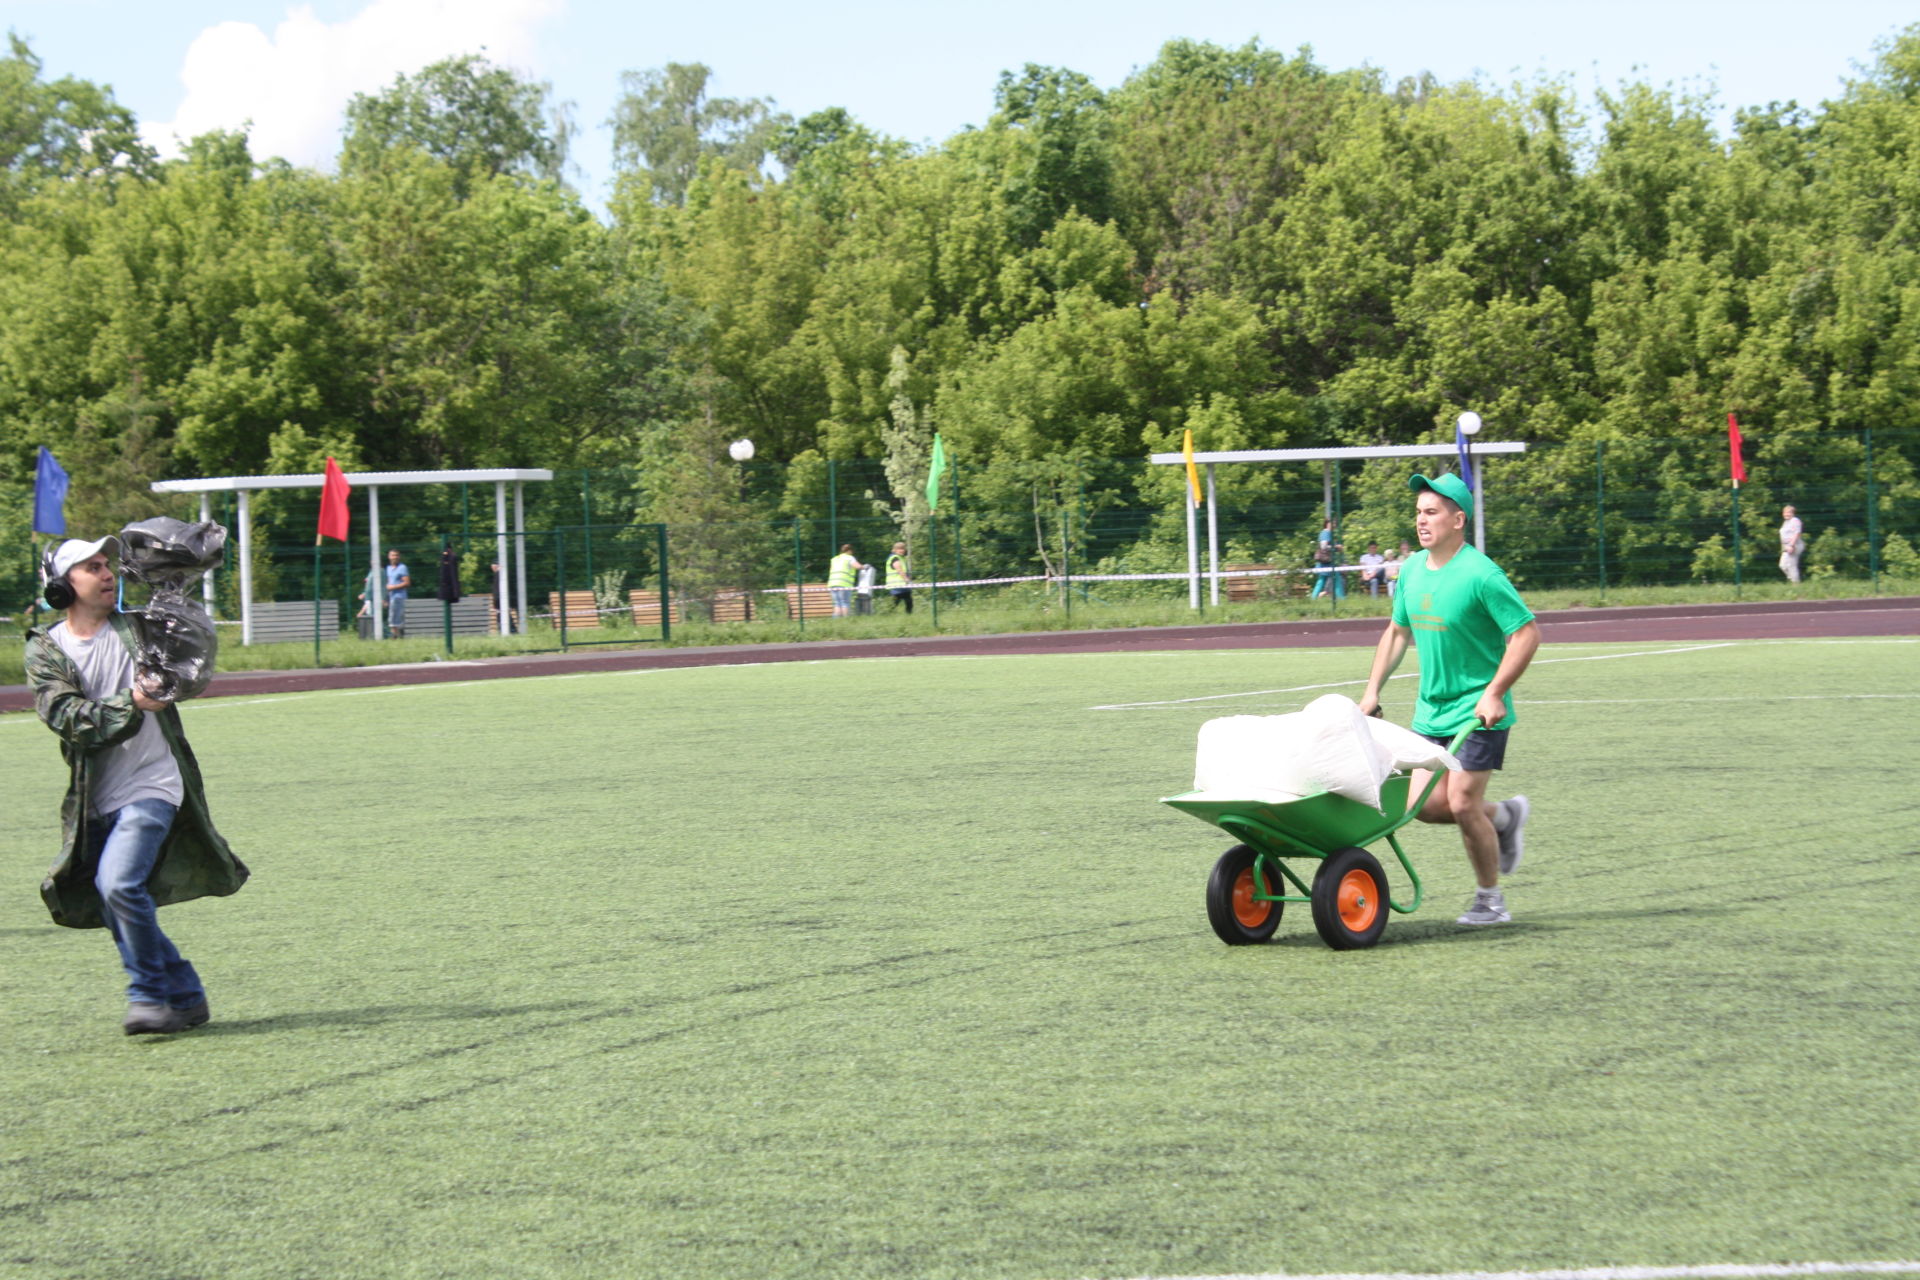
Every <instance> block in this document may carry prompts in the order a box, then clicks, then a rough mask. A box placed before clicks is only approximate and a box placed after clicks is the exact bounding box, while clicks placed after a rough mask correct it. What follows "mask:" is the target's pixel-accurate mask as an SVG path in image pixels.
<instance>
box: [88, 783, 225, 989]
mask: <svg viewBox="0 0 1920 1280" xmlns="http://www.w3.org/2000/svg"><path fill="white" fill-rule="evenodd" d="M176 812H178V810H176V809H175V808H174V806H173V805H170V804H168V803H167V802H166V801H165V800H135V801H134V802H133V803H132V804H129V805H126V806H124V807H123V808H120V809H116V810H115V811H114V812H112V813H108V814H102V815H101V816H99V817H97V818H94V819H92V820H91V821H90V822H89V823H88V826H89V833H88V834H89V837H90V839H89V843H90V844H91V845H92V846H93V847H92V852H93V853H94V854H95V855H96V856H97V857H98V858H99V860H100V862H99V867H98V869H97V870H96V871H95V872H94V876H93V885H94V888H96V889H98V890H99V891H100V900H101V902H102V903H104V904H105V906H106V911H105V915H106V919H107V929H108V931H109V932H111V933H112V934H113V942H114V945H115V946H117V947H119V948H120V963H121V965H122V966H123V967H124V968H125V969H126V971H127V999H128V1000H129V1001H132V1002H135V1003H139V1004H165V1005H172V1006H173V1007H174V1008H176V1009H188V1008H191V1007H193V1006H194V1005H196V1004H199V1003H200V1002H201V1001H202V1000H204V999H206V996H207V993H206V989H205V988H204V987H202V986H201V985H200V975H199V974H197V973H195V972H194V971H193V966H192V965H190V964H188V963H187V962H186V960H184V959H183V958H181V955H180V952H179V951H178V950H176V949H175V948H174V945H173V943H172V942H170V941H168V939H167V935H166V934H164V933H162V932H160V916H159V912H158V909H157V908H155V906H154V905H153V895H152V894H150V893H148V892H147V877H148V876H150V875H152V874H153V864H154V862H155V860H157V859H158V858H159V856H160V846H161V845H163V844H165V843H166V840H167V832H169V831H171V830H173V815H174V814H175V813H176Z"/></svg>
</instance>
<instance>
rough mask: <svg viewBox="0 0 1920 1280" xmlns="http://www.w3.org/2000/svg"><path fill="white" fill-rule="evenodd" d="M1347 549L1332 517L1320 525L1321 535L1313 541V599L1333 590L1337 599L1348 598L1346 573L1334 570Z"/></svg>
mask: <svg viewBox="0 0 1920 1280" xmlns="http://www.w3.org/2000/svg"><path fill="white" fill-rule="evenodd" d="M1346 549H1347V548H1346V544H1345V543H1343V542H1341V541H1340V531H1339V530H1338V529H1336V528H1334V527H1333V521H1332V520H1331V519H1329V520H1328V521H1327V522H1326V523H1325V524H1323V525H1321V526H1320V536H1319V537H1318V538H1316V539H1315V540H1314V543H1313V575H1314V582H1313V599H1316V600H1318V599H1319V598H1320V593H1321V592H1323V591H1332V592H1333V598H1334V599H1335V600H1344V599H1346V598H1347V583H1346V575H1345V574H1342V573H1336V572H1335V571H1334V566H1335V565H1337V564H1339V563H1340V553H1341V552H1343V551H1345V550H1346Z"/></svg>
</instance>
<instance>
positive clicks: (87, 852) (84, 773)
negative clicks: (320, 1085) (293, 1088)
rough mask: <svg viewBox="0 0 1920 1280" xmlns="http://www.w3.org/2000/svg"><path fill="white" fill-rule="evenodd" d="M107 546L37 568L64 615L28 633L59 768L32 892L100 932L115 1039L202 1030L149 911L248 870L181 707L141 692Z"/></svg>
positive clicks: (32, 675)
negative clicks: (119, 993) (55, 846)
mask: <svg viewBox="0 0 1920 1280" xmlns="http://www.w3.org/2000/svg"><path fill="white" fill-rule="evenodd" d="M110 554H111V556H112V557H117V556H118V554H119V540H118V539H116V538H101V539H100V540H98V541H96V542H83V541H81V540H80V539H78V538H72V539H68V540H67V541H66V542H63V543H61V544H60V546H59V547H58V548H56V549H55V550H54V551H53V552H52V553H50V554H49V555H48V557H47V559H46V563H45V565H44V566H43V572H44V574H45V577H46V580H47V603H49V604H51V605H54V606H56V607H59V608H64V609H65V610H66V617H65V618H63V619H62V620H61V621H59V622H57V623H55V624H54V625H53V626H51V627H48V628H47V629H45V630H44V631H42V630H32V631H29V632H27V643H26V654H25V656H26V669H27V680H28V682H29V683H30V684H31V685H32V686H33V702H34V710H35V711H36V712H38V713H39V716H40V719H41V720H42V721H44V722H45V724H46V726H47V727H48V728H49V729H52V730H53V731H54V733H55V734H57V735H59V738H60V750H61V753H62V754H63V755H65V756H66V759H67V766H68V770H69V772H68V782H67V795H66V799H65V801H64V802H63V803H62V804H61V807H60V816H61V826H62V834H61V847H60V857H59V860H58V861H56V862H55V863H54V865H53V867H52V869H51V870H50V871H48V872H47V878H46V880H45V881H43V882H42V884H41V886H40V896H41V898H42V899H43V900H44V901H45V902H46V904H47V909H48V910H49V911H50V912H51V913H52V915H53V919H54V923H56V924H61V925H66V926H67V927H69V928H74V929H90V928H91V929H97V928H102V927H104V928H105V929H106V930H107V932H108V933H110V934H111V935H112V936H113V941H114V945H115V947H117V948H118V950H119V952H120V963H121V966H122V967H123V968H124V969H125V970H126V974H127V1012H126V1016H125V1017H124V1018H123V1019H122V1020H121V1023H120V1026H121V1029H122V1030H123V1031H125V1032H126V1034H128V1035H130V1036H132V1035H170V1034H172V1033H174V1032H178V1031H187V1030H191V1029H192V1028H194V1027H197V1026H200V1025H201V1024H202V1023H204V1022H206V1021H207V1019H208V1016H209V1013H208V1009H207V992H206V988H205V986H203V985H202V983H201V981H200V975H199V973H198V972H196V971H195V969H194V967H193V965H192V964H190V963H189V962H188V961H187V959H186V958H185V957H184V956H182V955H181V954H180V951H179V948H177V947H176V946H175V945H174V944H173V942H172V940H171V939H169V938H168V937H167V935H166V934H165V933H164V932H162V931H161V928H160V918H159V908H160V907H161V906H163V905H167V904H170V903H175V902H185V901H187V900H189V899H192V898H201V897H207V896H210V895H211V896H225V895H226V894H230V893H233V892H235V891H236V890H238V889H239V888H240V886H241V885H242V884H244V883H246V879H247V868H246V866H245V865H244V864H243V863H241V861H240V860H239V859H238V858H236V857H234V856H233V851H232V850H231V849H229V848H228V847H227V842H226V841H225V840H223V839H221V837H220V833H219V832H218V831H216V830H214V826H213V820H212V819H211V818H210V817H209V816H208V813H207V799H206V791H205V788H204V786H203V784H202V782H201V779H200V766H199V763H198V762H197V761H196V760H195V759H194V756H193V749H192V748H191V747H189V746H188V745H187V736H186V731H185V729H184V728H182V726H181V723H180V712H179V710H178V709H177V708H176V707H174V706H173V705H172V704H171V703H167V702H160V701H157V700H155V699H154V698H152V697H150V696H148V694H147V692H146V691H145V688H144V687H143V686H142V684H141V683H139V682H138V677H137V676H136V674H135V669H134V663H133V651H134V649H136V648H137V647H138V646H139V643H140V639H141V635H142V632H143V631H144V630H145V627H146V619H145V618H144V617H143V616H142V615H140V614H138V613H121V612H118V610H117V609H116V607H115V600H116V596H117V590H116V588H117V580H116V577H115V574H114V569H113V566H112V561H111V558H110Z"/></svg>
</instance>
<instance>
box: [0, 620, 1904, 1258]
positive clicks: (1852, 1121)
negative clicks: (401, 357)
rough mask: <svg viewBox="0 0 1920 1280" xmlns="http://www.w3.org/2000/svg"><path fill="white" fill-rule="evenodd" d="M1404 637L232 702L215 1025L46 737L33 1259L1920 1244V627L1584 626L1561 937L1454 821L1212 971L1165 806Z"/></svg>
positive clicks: (1550, 846) (5, 735) (19, 1188)
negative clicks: (106, 892)
mask: <svg viewBox="0 0 1920 1280" xmlns="http://www.w3.org/2000/svg"><path fill="white" fill-rule="evenodd" d="M1366 661H1367V651H1365V650H1363V649H1347V650H1338V651H1297V650H1275V651H1270V652H1258V653H1248V652H1205V653H1188V654H1126V655H1104V654H1074V655H1047V656H1013V657H998V658H982V659H943V658H921V659H906V660H885V661H845V662H820V663H805V664H777V665H769V666H761V667H726V668H704V669H690V670H671V671H652V672H625V673H611V674H599V675H582V676H573V677H564V678H547V679H530V680H492V681H487V682H484V683H477V684H472V685H435V686H422V687H408V688H397V689H369V690H355V691H335V692H327V693H315V694H305V695H288V696H280V697H270V698H260V699H221V700H210V701H207V702H203V703H200V704H196V705H193V706H190V707H188V708H187V709H186V710H185V712H184V714H185V716H186V720H187V725H188V731H189V733H190V734H191V736H192V738H193V741H194V744H195V747H196V749H197V751H198V753H199V756H200V759H201V762H202V765H203V767H204V769H205V772H206V775H207V777H208V780H209V787H210V796H211V799H212V803H213V811H214V816H215V818H216V820H217V821H218V822H219V824H220V825H221V827H222V828H223V830H224V831H225V832H226V833H227V835H228V836H229V838H230V839H231V841H232V843H233V845H234V847H235V848H236V850H237V851H239V852H240V854H241V855H242V857H244V858H245V859H246V860H247V861H248V862H249V863H250V864H251V865H252V867H253V868H254V872H255V876H254V880H253V882H252V883H251V884H249V885H248V886H247V887H246V888H245V889H244V890H243V891H242V892H241V893H240V894H239V895H237V896H236V897H234V898H231V899H226V900H215V901H202V902H196V903H191V904H185V905H182V906H178V907H173V908H168V909H167V910H166V911H165V912H164V913H163V915H162V919H163V922H165V923H166V924H167V926H168V928H169V930H170V932H172V933H173V935H174V936H175V938H176V940H177V941H179V942H180V944H181V946H182V949H183V950H184V951H185V952H186V953H187V954H188V955H189V956H190V957H191V958H192V959H193V960H194V961H195V962H196V963H197V964H198V965H199V967H200V969H201V972H202V974H203V976H204V977H205V978H206V980H207V983H208V987H209V991H210V993H211V998H212V1002H213V1011H214V1021H213V1022H212V1023H211V1024H210V1025H208V1026H207V1027H205V1028H203V1029H201V1030H199V1031H196V1032H193V1033H191V1034H188V1035H182V1036H177V1037H173V1038H171V1039H128V1038H125V1037H122V1036H121V1034H120V1032H119V1027H118V1017H119V1013H120V1009H121V1004H120V997H119V987H120V982H121V979H120V975H119V972H118V966H117V963H116V960H115V956H114V952H113V949H112V946H111V943H110V942H109V940H108V938H107V937H106V935H105V934H104V933H100V932H97V931H86V932H76V931H68V930H62V929H58V928H55V927H53V926H51V925H50V924H48V923H47V921H46V917H45V915H44V913H43V911H42V910H41V908H40V905H39V902H38V900H37V898H36V896H35V893H34V888H35V885H36V884H37V882H38V879H39V876H40V874H41V871H42V870H43V868H44V867H45V865H46V863H47V862H48V861H49V859H50V858H51V856H52V854H53V852H54V845H55V840H56V834H57V816H56V807H57V802H58V798H59V794H60V791H61V789H62V788H63V786H64V782H65V770H64V768H63V767H62V766H61V765H60V763H59V759H58V754H57V750H56V745H55V742H54V740H53V738H52V736H51V735H50V734H48V733H47V732H46V731H45V730H44V729H43V728H41V727H40V726H39V725H38V723H37V722H36V721H34V720H33V719H32V718H31V717H30V716H19V715H13V716H5V717H0V776H5V777H6V779H7V799H6V810H7V819H8V820H7V822H6V823H5V824H4V826H0V872H3V873H4V874H3V875H0V884H4V886H5V888H4V892H3V893H0V998H4V1001H5V1007H6V1009H7V1011H8V1015H9V1016H8V1019H7V1027H6V1031H5V1032H4V1035H3V1036H0V1280H11V1278H12V1277H21V1278H22V1280H28V1278H31V1280H42V1278H51V1277H86V1278H87V1280H114V1278H117V1277H127V1278H129V1280H159V1278H164V1277H210V1278H214V1277H217V1278H219V1280H240V1278H243V1277H261V1278H269V1277H270V1278H272V1280H291V1278H295V1277H334V1276H352V1277H366V1278H369V1280H379V1278H385V1277H475V1276H486V1277H626V1276H634V1277H696V1278H701V1277H754V1278H756V1280H758V1278H762V1277H842V1276H847V1277H852V1276H860V1277H865V1276H914V1277H922V1276H925V1277H1007V1278H1011V1280H1027V1278H1036V1280H1039V1278H1045V1280H1073V1278H1075V1277H1090V1276H1114V1277H1123V1276H1142V1275H1155V1274H1157V1275H1196V1274H1220V1273H1231V1272H1243V1273H1246V1272H1273V1271H1279V1270H1282V1269H1284V1270H1287V1271H1291V1272H1295V1273H1320V1272H1386V1271H1457V1270H1470V1269H1490V1270H1505V1269H1520V1268H1571V1267H1601V1266H1678V1265H1708V1264H1720V1263H1748V1264H1759V1263H1771V1262H1794V1261H1816V1260H1820V1261H1852V1260H1866V1259H1916V1258H1920V1172H1917V1169H1920V1164H1917V1163H1916V1152H1920V1120H1917V1119H1916V1115H1920V1112H1917V1111H1916V1108H1915V1106H1914V1101H1913V1100H1914V1098H1915V1097H1916V1096H1917V1095H1920V1054H1916V1046H1920V963H1917V962H1920V929H1917V928H1916V925H1915V924H1914V915H1913V909H1912V908H1913V903H1914V902H1915V901H1916V900H1920V800H1916V794H1917V793H1916V789H1915V787H1914V786H1913V784H1912V764H1911V761H1910V759H1909V758H1908V757H1909V756H1910V754H1911V747H1912V744H1913V742H1914V740H1915V739H1914V734H1913V730H1912V725H1913V721H1914V716H1915V713H1916V710H1920V707H1917V705H1916V703H1917V702H1920V644H1916V643H1912V642H1903V641H1898V640H1891V641H1889V640H1862V641H1844V642H1818V641H1793V642H1778V643H1750V644H1736V645H1723V644H1708V645H1683V644H1644V645H1611V646H1552V647H1549V648H1548V649H1546V650H1544V651H1543V652H1542V654H1541V658H1540V661H1539V662H1538V663H1537V665H1536V666H1535V668H1534V669H1533V670H1532V671H1531V672H1530V673H1529V674H1528V675H1527V677H1526V679H1525V680H1524V681H1523V682H1522V684H1521V686H1520V688H1519V691H1518V692H1519V696H1520V713H1521V723H1520V727H1519V729H1518V730H1517V731H1516V733H1515V737H1514V745H1513V756H1512V760H1511V765H1512V767H1511V770H1510V772H1509V773H1508V774H1506V775H1504V776H1503V777H1502V778H1501V779H1498V780H1496V783H1495V794H1505V793H1506V792H1507V791H1509V790H1514V789H1517V790H1522V791H1525V792H1527V793H1528V794H1529V795H1530V796H1531V797H1532V799H1533V801H1534V819H1533V823H1532V825H1531V827H1530V829H1529V843H1528V853H1527V859H1526V863H1525V865H1524V866H1523V867H1522V868H1521V869H1520V870H1519V872H1518V873H1516V874H1515V875H1514V876H1513V877H1512V879H1511V881H1510V883H1509V886H1508V890H1509V892H1508V897H1509V901H1510V904H1511V906H1512V908H1513V911H1514V914H1515V922H1514V924H1513V925H1512V926H1510V927H1507V928H1503V929H1499V930H1481V931H1472V930H1467V929H1463V928H1460V927H1457V926H1455V925H1454V924H1453V922H1452V921H1453V916H1454V915H1455V914H1457V912H1458V910H1459V908H1460V906H1461V905H1462V903H1463V902H1464V900H1465V899H1466V897H1467V896H1468V894H1469V892H1470V889H1471V879H1470V876H1469V874H1468V872H1467V868H1466V863H1465V859H1464V857H1463V855H1462V854H1461V852H1460V848H1459V842H1458V839H1457V836H1455V834H1454V833H1453V832H1452V831H1451V830H1449V829H1442V828H1428V827H1418V826H1416V827H1413V828H1409V829H1408V831H1407V832H1406V833H1405V836H1404V839H1403V843H1404V844H1405V845H1406V847H1407V849H1408V850H1409V852H1410V853H1411V854H1412V856H1413V857H1414V858H1415V859H1416V862H1417V864H1418V865H1419V867H1420V869H1421V872H1422V874H1423V876H1424V877H1425V879H1426V880H1427V882H1428V889H1429V900H1428V905H1427V906H1426V907H1425V908H1423V909H1422V910H1421V911H1420V912H1419V913H1417V914H1415V915H1412V916H1396V917H1395V918H1394V919H1393V921H1392V922H1391V923H1390V924H1389V926H1388V928H1387V932H1386V935H1385V938H1384V941H1383V942H1382V944H1381V945H1380V946H1379V947H1377V948H1375V949H1373V950H1370V951H1362V952H1348V953H1336V952H1333V951H1330V950H1328V949H1327V948H1326V947H1324V946H1323V945H1322V944H1321V943H1320V941H1319V940H1318V938H1317V936H1316V935H1315V934H1314V932H1313V929H1312V925H1311V922H1310V920H1309V919H1308V914H1307V912H1306V910H1305V909H1304V908H1300V907H1293V908H1289V912H1288V915H1287V917H1286V919H1285V921H1284V922H1283V923H1282V925H1281V930H1280V933H1279V934H1278V935H1277V937H1276V939H1275V941H1274V942H1273V943H1272V944H1271V945H1268V946H1264V947H1244V948H1228V947H1225V946H1222V945H1221V944H1220V943H1219V942H1218V941H1217V940H1216V939H1215V938H1214V936H1213V934H1212V933H1211V931H1210V930H1209V929H1208V926H1207V922H1206V916H1205V911H1204V907H1203V901H1202V889H1203V886H1204V883H1205V880H1206V875H1207V871H1208V869H1209V867H1210V866H1211V863H1212V860H1213V859H1214V858H1215V857H1216V856H1217V855H1218V854H1219V852H1220V851H1221V850H1222V849H1224V848H1225V847H1226V845H1227V844H1228V843H1230V842H1229V841H1227V840H1226V839H1225V838H1223V837H1221V836H1220V835H1219V833H1217V832H1215V831H1213V830H1212V829H1211V828H1208V827H1206V826H1205V825H1203V824H1201V823H1199V822H1197V821H1195V820H1194V819H1192V818H1189V817H1185V816H1183V815H1181V814H1178V813H1175V812H1174V811H1172V810H1170V809H1167V808H1165V807H1164V806H1161V805H1158V804H1156V803H1155V801H1156V799H1157V797H1159V796H1162V795H1167V794H1171V793H1174V792H1177V791H1180V790H1183V789H1185V788H1186V786H1187V785H1188V783H1189V782H1190V778H1191V768H1192V751H1193V743H1194V735H1195V732H1196V730H1197V729H1198V727H1199V725H1200V724H1201V722H1202V721H1204V720H1205V719H1207V718H1209V717H1210V716H1214V715H1224V714H1234V713H1240V712H1255V713H1275V712H1280V711H1288V710H1294V709H1297V708H1298V707H1299V706H1300V705H1301V704H1303V703H1304V702H1305V701H1307V700H1309V699H1311V698H1312V697H1315V696H1317V695H1318V694H1319V693H1321V692H1325V691H1326V689H1325V688H1322V687H1320V686H1327V685H1333V684H1335V683H1336V682H1340V681H1349V680H1353V681H1357V680H1359V679H1360V678H1361V677H1363V676H1364V674H1365V666H1366ZM1410 669H1411V663H1409V670H1410ZM1259 690H1274V691H1276V692H1271V693H1265V694H1261V695H1259V696H1253V697H1242V696H1231V697H1218V696H1217V695H1238V694H1244V693H1247V692H1250V691H1259ZM1343 691H1346V692H1351V693H1357V692H1358V686H1357V685H1353V686H1346V687H1345V688H1344V690H1343ZM1188 698H1213V699H1215V700H1213V701H1202V702H1172V701H1171V700H1174V699H1188ZM1410 701H1411V693H1410V683H1409V682H1407V681H1400V682H1397V683H1396V684H1395V685H1394V686H1393V692H1392V694H1391V695H1390V697H1389V701H1388V706H1389V711H1390V712H1398V713H1399V716H1400V718H1402V719H1404V718H1405V715H1406V713H1407V711H1408V708H1409V704H1410ZM1121 704H1155V705H1134V706H1126V707H1124V708H1122V709H1097V708H1120V707H1121ZM1391 870H1392V868H1391V867H1390V871H1391ZM1396 887H1398V886H1396Z"/></svg>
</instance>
